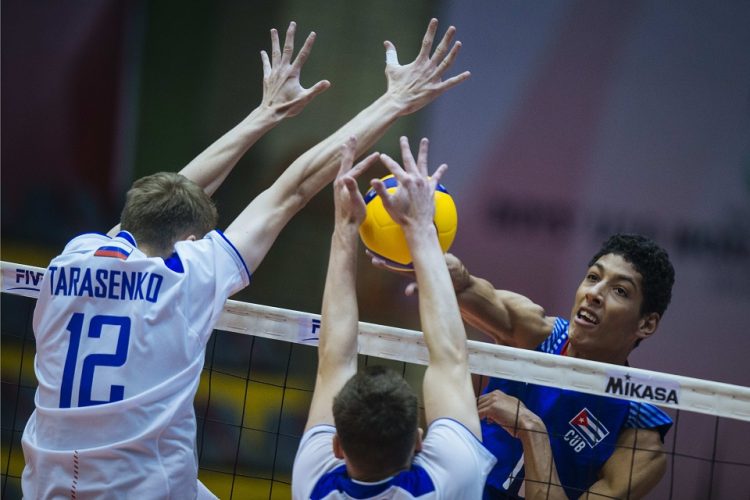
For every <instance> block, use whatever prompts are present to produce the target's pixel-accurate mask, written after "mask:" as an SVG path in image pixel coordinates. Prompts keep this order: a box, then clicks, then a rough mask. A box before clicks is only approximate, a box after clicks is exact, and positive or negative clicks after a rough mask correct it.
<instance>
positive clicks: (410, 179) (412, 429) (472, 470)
mask: <svg viewBox="0 0 750 500" xmlns="http://www.w3.org/2000/svg"><path fill="white" fill-rule="evenodd" d="M354 149H355V141H354V140H351V141H349V143H347V145H346V146H345V147H344V149H343V152H344V154H343V159H342V163H341V169H340V172H339V175H338V178H337V179H336V181H335V182H334V200H335V206H336V208H335V210H336V218H335V224H334V230H333V236H332V238H331V255H330V261H329V265H328V274H327V277H326V286H325V291H324V295H323V310H322V321H321V334H320V344H319V347H318V357H319V359H318V372H317V379H316V382H315V390H314V392H313V397H312V402H311V405H310V415H309V417H308V421H307V425H306V427H305V433H304V434H303V436H302V440H301V441H300V446H299V450H298V451H297V456H296V458H295V461H294V469H293V472H292V495H293V498H294V499H296V500H303V499H304V500H308V499H314V500H318V499H326V500H333V499H350V498H357V499H366V498H373V499H374V498H377V499H385V498H394V499H409V498H420V499H424V500H427V499H450V500H453V499H458V498H461V499H467V500H472V499H479V498H481V497H482V491H483V488H484V483H485V480H486V478H487V474H488V473H489V471H490V469H491V468H492V467H493V465H494V464H495V458H494V457H493V456H492V454H491V453H490V452H489V451H487V450H486V449H485V448H484V446H483V445H482V442H481V429H480V424H479V416H478V414H477V410H476V402H475V399H474V390H473V388H472V384H471V376H470V374H469V370H468V354H467V345H466V332H465V331H464V327H463V323H462V322H461V316H460V313H459V310H458V304H457V302H456V298H455V295H454V293H453V287H452V285H451V280H450V276H449V274H448V269H447V267H446V266H445V259H444V257H443V253H442V250H441V249H440V245H439V243H438V239H437V231H436V229H435V225H434V222H433V217H434V211H435V204H434V198H433V196H434V192H435V186H436V185H437V183H438V182H439V181H440V178H441V176H442V174H443V172H444V171H445V169H446V166H445V165H442V166H440V167H439V168H438V169H437V170H436V171H435V173H434V174H433V175H432V176H431V177H428V174H427V149H428V147H427V139H423V140H422V142H421V143H420V148H419V155H418V157H417V161H416V162H415V161H414V158H413V157H412V154H411V151H410V150H409V143H408V141H407V140H406V138H405V137H402V138H401V152H402V157H403V164H404V168H403V169H402V168H401V167H400V166H399V164H398V163H396V162H395V161H394V160H392V159H391V158H389V157H387V156H386V155H381V159H382V161H383V163H384V164H385V165H386V167H387V168H388V169H389V170H390V171H391V173H393V174H394V176H395V177H396V179H397V180H398V184H399V188H398V189H397V190H396V191H395V193H394V194H392V195H390V194H388V192H387V191H386V188H385V186H384V185H383V183H382V182H380V181H379V180H377V179H375V180H373V181H372V185H373V187H374V189H375V190H376V192H377V193H378V195H379V196H381V198H383V206H384V207H385V208H386V210H387V211H388V213H389V214H390V215H391V217H393V219H394V220H395V221H396V222H397V223H398V224H400V225H401V227H402V228H403V230H404V234H405V236H406V241H407V243H408V245H409V249H410V251H411V255H412V258H413V260H414V271H415V273H416V278H417V281H418V282H419V287H420V290H421V293H420V296H419V312H420V318H421V322H422V328H423V330H424V340H425V344H426V345H427V349H428V351H429V357H430V359H429V365H428V367H427V370H426V372H425V375H424V382H423V396H424V407H425V416H426V419H427V425H428V430H427V436H426V437H425V438H424V440H423V439H422V431H421V429H418V427H417V425H418V417H417V415H418V409H417V396H416V394H415V393H414V391H413V390H412V389H411V388H410V387H409V385H408V384H407V383H406V381H405V380H404V379H403V378H402V377H401V376H400V375H398V374H396V373H395V372H393V371H391V370H386V369H383V368H380V367H375V368H370V369H366V370H364V371H360V372H359V373H357V334H358V312H357V298H356V266H357V258H356V254H357V249H358V242H359V236H358V228H359V225H360V224H361V222H362V220H364V217H365V203H364V200H363V198H362V195H361V194H360V192H359V190H358V188H357V183H356V180H355V179H356V178H357V176H358V175H360V174H361V173H362V171H364V170H365V169H366V168H367V167H368V166H369V165H370V163H371V161H370V159H369V158H368V159H367V160H365V161H363V162H361V163H359V164H357V165H356V166H355V167H353V168H352V167H351V165H352V159H353V156H354Z"/></svg>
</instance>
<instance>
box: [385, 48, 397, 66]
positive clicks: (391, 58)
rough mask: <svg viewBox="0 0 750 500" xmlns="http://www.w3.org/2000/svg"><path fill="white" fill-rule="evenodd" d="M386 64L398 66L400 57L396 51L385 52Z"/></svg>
mask: <svg viewBox="0 0 750 500" xmlns="http://www.w3.org/2000/svg"><path fill="white" fill-rule="evenodd" d="M385 63H386V64H398V55H396V49H388V50H386V51H385Z"/></svg>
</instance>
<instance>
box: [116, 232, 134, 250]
mask: <svg viewBox="0 0 750 500" xmlns="http://www.w3.org/2000/svg"><path fill="white" fill-rule="evenodd" d="M115 238H122V239H123V240H125V241H127V242H128V243H130V244H131V245H133V246H137V245H136V244H135V238H133V235H132V234H130V233H129V232H127V231H120V232H119V233H117V236H115Z"/></svg>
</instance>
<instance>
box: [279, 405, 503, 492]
mask: <svg viewBox="0 0 750 500" xmlns="http://www.w3.org/2000/svg"><path fill="white" fill-rule="evenodd" d="M335 432H336V428H335V427H333V426H332V425H316V426H315V427H312V428H310V429H308V431H307V432H305V434H304V435H303V436H302V440H301V441H300V445H299V450H297V456H296V457H295V459H294V469H293V471H292V498H294V499H295V500H310V499H312V500H339V499H341V500H344V499H347V500H348V499H353V498H357V499H395V500H407V499H413V498H419V499H420V500H438V499H445V500H455V499H457V498H460V499H462V500H473V499H477V500H479V499H481V498H482V491H483V490H484V483H485V481H486V479H487V474H489V472H490V470H491V469H492V467H493V466H494V465H495V457H494V456H493V455H492V454H491V453H490V452H489V451H487V449H486V448H485V447H484V446H483V445H482V443H481V442H480V441H479V440H478V439H477V438H476V436H474V434H472V433H471V431H469V430H468V429H467V428H466V427H464V426H463V424H461V423H459V422H457V421H455V420H452V419H449V418H439V419H437V420H435V421H434V422H432V425H430V428H429V429H428V432H427V437H426V438H425V440H424V442H423V443H422V451H420V452H419V453H417V454H416V455H415V456H414V460H413V461H412V467H411V468H410V469H409V470H406V471H402V472H400V473H398V474H396V475H395V476H392V477H389V478H387V479H383V480H381V481H378V482H376V483H365V482H362V481H356V480H354V479H351V478H350V477H349V475H348V474H347V473H346V466H345V465H344V461H343V460H341V459H338V458H336V457H335V456H334V455H333V445H332V440H333V435H334V433H335Z"/></svg>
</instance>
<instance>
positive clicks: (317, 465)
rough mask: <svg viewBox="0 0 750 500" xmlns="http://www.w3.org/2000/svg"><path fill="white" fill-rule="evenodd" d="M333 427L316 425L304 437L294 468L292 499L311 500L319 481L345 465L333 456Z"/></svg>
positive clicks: (334, 430)
mask: <svg viewBox="0 0 750 500" xmlns="http://www.w3.org/2000/svg"><path fill="white" fill-rule="evenodd" d="M335 433H336V428H335V427H334V426H332V425H316V426H314V427H311V428H310V429H308V430H307V432H305V434H304V435H303V436H302V440H301V441H300V443H299V448H298V450H297V455H296V456H295V457H294V466H293V468H292V498H293V499H295V500H297V499H309V498H310V494H311V493H312V490H313V488H314V487H315V484H316V483H317V481H318V479H320V478H321V476H323V474H325V473H326V472H330V471H332V470H333V469H335V468H336V467H339V466H341V465H344V461H343V460H341V459H338V458H336V457H335V456H334V455H333V435H334V434H335Z"/></svg>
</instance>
